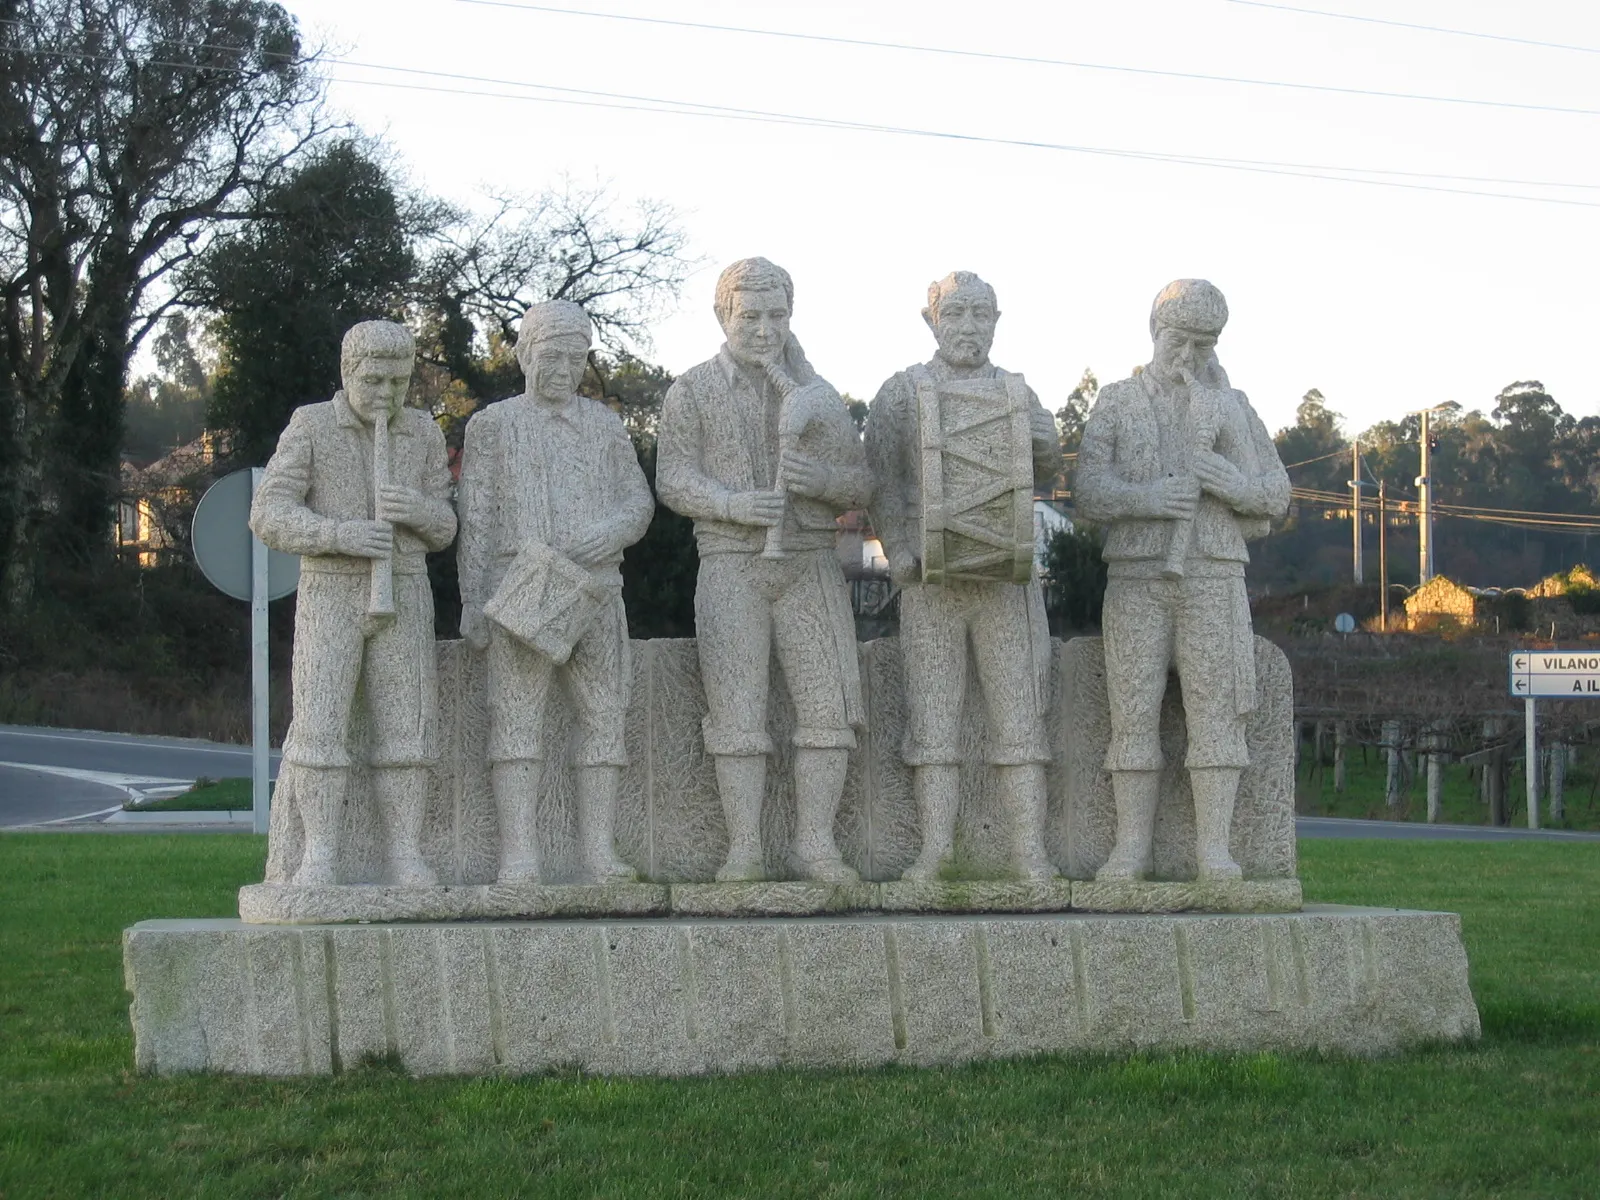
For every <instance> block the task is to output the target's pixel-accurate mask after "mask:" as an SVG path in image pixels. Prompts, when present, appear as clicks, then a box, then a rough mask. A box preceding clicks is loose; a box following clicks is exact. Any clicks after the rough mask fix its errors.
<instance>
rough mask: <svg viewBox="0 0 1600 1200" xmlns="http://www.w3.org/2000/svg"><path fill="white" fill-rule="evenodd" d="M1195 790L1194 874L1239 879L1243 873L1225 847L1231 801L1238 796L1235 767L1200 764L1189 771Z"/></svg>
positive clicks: (1203, 877)
mask: <svg viewBox="0 0 1600 1200" xmlns="http://www.w3.org/2000/svg"><path fill="white" fill-rule="evenodd" d="M1189 786H1190V788H1192V789H1193V791H1194V824H1195V834H1196V837H1195V868H1196V871H1195V873H1196V874H1197V875H1198V876H1199V877H1200V878H1201V879H1239V878H1242V877H1243V875H1244V872H1243V871H1241V870H1240V869H1239V864H1238V863H1236V862H1234V861H1233V855H1232V854H1231V853H1229V850H1228V839H1229V835H1230V834H1231V833H1232V831H1233V803H1234V800H1235V799H1236V798H1237V797H1238V795H1239V769H1238V768H1237V767H1202V768H1199V769H1194V770H1191V771H1190V772H1189Z"/></svg>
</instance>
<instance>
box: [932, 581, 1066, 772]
mask: <svg viewBox="0 0 1600 1200" xmlns="http://www.w3.org/2000/svg"><path fill="white" fill-rule="evenodd" d="M969 641H970V643H971V646H972V652H971V656H972V658H973V659H975V660H976V665H977V669H978V684H979V687H980V688H981V690H982V693H983V706H984V710H985V713H986V714H987V721H988V726H989V753H988V760H989V762H991V763H993V764H995V765H997V766H1020V765H1022V764H1024V763H1048V762H1049V761H1050V746H1049V743H1048V741H1047V740H1046V738H1045V732H1044V713H1045V708H1046V707H1047V706H1048V704H1049V699H1050V693H1049V680H1050V627H1049V625H1048V623H1047V622H1046V620H1045V613H1044V596H1043V594H1042V593H1041V592H1040V589H1039V584H1038V583H1037V582H1032V583H1028V584H1016V583H983V582H977V581H970V582H969V581H961V582H956V583H950V584H944V585H933V584H914V585H911V586H909V587H906V588H904V589H902V590H901V592H900V657H901V660H902V661H903V662H904V664H905V677H906V707H907V710H908V711H907V721H906V735H905V743H904V745H903V747H902V756H903V757H904V759H905V761H906V763H907V765H909V766H913V767H916V766H925V765H934V764H946V765H953V764H956V763H960V762H961V761H962V757H963V756H962V753H961V705H962V701H963V700H964V699H965V698H966V693H967V659H968V651H967V646H968V643H969Z"/></svg>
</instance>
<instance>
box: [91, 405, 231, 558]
mask: <svg viewBox="0 0 1600 1200" xmlns="http://www.w3.org/2000/svg"><path fill="white" fill-rule="evenodd" d="M227 453H228V443H227V439H226V438H225V437H223V436H221V435H219V434H213V433H203V434H201V435H200V436H199V437H197V438H195V439H194V441H192V442H189V443H187V444H186V445H183V446H179V447H178V448H177V449H176V450H174V451H173V452H172V453H171V454H168V455H166V456H165V457H164V458H158V459H157V460H156V461H155V462H153V463H151V464H150V465H149V466H147V467H138V466H135V465H134V464H133V463H131V462H127V461H126V460H125V461H124V462H123V464H122V485H121V496H120V497H119V498H118V500H117V521H116V544H117V554H118V556H119V557H124V558H131V559H132V560H133V561H135V562H137V563H138V564H139V565H140V566H141V567H153V566H156V565H157V564H159V563H160V562H162V561H163V560H165V559H169V558H170V557H171V556H172V555H173V554H174V553H175V552H178V551H181V550H182V549H183V548H184V547H186V546H187V545H188V541H189V539H188V525H189V520H190V518H191V516H192V515H193V513H194V506H195V504H196V502H198V501H199V499H200V496H201V494H202V493H203V492H204V491H205V489H206V488H207V487H208V486H210V484H211V482H212V480H214V479H215V478H216V472H217V463H218V462H219V461H220V460H222V459H224V458H226V457H227Z"/></svg>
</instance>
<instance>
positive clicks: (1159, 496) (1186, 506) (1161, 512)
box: [1145, 475, 1200, 521]
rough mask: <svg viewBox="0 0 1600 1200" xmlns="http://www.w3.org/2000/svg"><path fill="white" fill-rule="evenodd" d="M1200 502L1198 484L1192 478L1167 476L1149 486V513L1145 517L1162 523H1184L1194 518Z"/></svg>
mask: <svg viewBox="0 0 1600 1200" xmlns="http://www.w3.org/2000/svg"><path fill="white" fill-rule="evenodd" d="M1199 502H1200V484H1199V483H1198V482H1197V481H1196V480H1195V479H1193V478H1192V477H1185V478H1183V479H1179V478H1177V477H1175V476H1172V475H1169V476H1167V478H1165V479H1158V480H1156V482H1155V483H1153V484H1151V485H1150V511H1149V512H1148V513H1146V514H1145V515H1146V516H1151V517H1156V518H1158V519H1159V520H1163V521H1184V520H1188V519H1189V518H1190V517H1192V516H1194V508H1195V505H1196V504H1198V503H1199Z"/></svg>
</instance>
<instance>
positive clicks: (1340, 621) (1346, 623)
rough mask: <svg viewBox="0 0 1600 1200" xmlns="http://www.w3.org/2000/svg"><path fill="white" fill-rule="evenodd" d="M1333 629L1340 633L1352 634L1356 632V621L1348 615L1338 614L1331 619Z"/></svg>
mask: <svg viewBox="0 0 1600 1200" xmlns="http://www.w3.org/2000/svg"><path fill="white" fill-rule="evenodd" d="M1333 627H1334V629H1336V630H1337V631H1338V632H1340V633H1354V632H1355V631H1356V619H1355V618H1354V617H1352V616H1351V615H1350V614H1349V613H1340V614H1339V615H1338V616H1337V617H1335V618H1334V619H1333Z"/></svg>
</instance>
